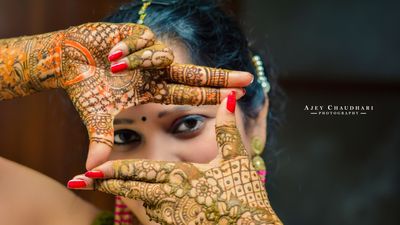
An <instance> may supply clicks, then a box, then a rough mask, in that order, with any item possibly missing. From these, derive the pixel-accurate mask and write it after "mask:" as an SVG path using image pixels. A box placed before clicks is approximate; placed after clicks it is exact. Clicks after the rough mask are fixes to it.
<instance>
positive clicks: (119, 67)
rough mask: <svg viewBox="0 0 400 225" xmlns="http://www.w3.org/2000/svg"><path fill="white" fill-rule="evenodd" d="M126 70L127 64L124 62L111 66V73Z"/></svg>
mask: <svg viewBox="0 0 400 225" xmlns="http://www.w3.org/2000/svg"><path fill="white" fill-rule="evenodd" d="M126 68H128V64H127V63H126V62H119V63H115V64H112V65H111V72H113V73H117V72H120V71H123V70H125V69H126Z"/></svg>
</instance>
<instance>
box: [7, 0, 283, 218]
mask: <svg viewBox="0 0 400 225" xmlns="http://www.w3.org/2000/svg"><path fill="white" fill-rule="evenodd" d="M140 8H142V4H137V5H131V6H128V7H124V8H122V9H121V10H120V11H118V12H117V13H116V14H115V15H113V16H111V17H109V18H108V21H109V22H136V21H137V19H138V11H139V9H140ZM145 13H146V14H147V16H146V17H145V18H144V20H143V21H144V24H145V25H147V26H149V27H150V28H151V29H152V30H153V31H154V32H155V34H156V36H157V39H158V40H160V41H161V42H162V43H164V44H165V45H167V46H168V47H170V48H171V49H172V51H173V54H174V56H175V58H174V63H182V64H187V63H193V64H199V65H204V66H212V67H222V68H227V69H235V70H243V71H249V72H253V73H254V65H253V64H252V62H251V56H250V52H249V50H248V46H247V41H246V39H245V37H244V36H243V35H242V34H241V32H240V31H239V29H238V28H237V26H236V25H235V24H234V23H233V22H232V21H231V19H230V18H229V17H227V16H226V15H225V14H224V13H223V12H222V11H221V10H220V9H219V8H218V7H217V6H216V5H215V4H214V3H212V2H202V3H200V2H199V1H174V2H173V3H171V4H167V5H165V3H162V4H161V3H157V2H156V1H154V2H153V4H151V5H150V6H149V7H148V8H147V9H146V10H145ZM200 18H201V19H200ZM216 21H218V23H216ZM124 54H126V52H125V53H124ZM114 58H118V57H114ZM114 61H116V62H114V64H113V65H123V64H124V59H121V60H120V59H114ZM125 62H126V61H125ZM256 62H257V63H258V64H259V63H260V62H259V61H256ZM126 64H129V63H126ZM198 70H199V68H197V67H185V69H184V70H183V71H186V75H185V79H184V80H186V81H187V80H190V79H193V77H196V76H193V74H196V71H198ZM260 70H261V69H260V68H259V71H258V72H260V73H259V74H261V72H262V71H260ZM151 71H153V70H151ZM188 71H190V72H188ZM178 74H179V73H178ZM191 75H192V76H191ZM243 77H245V74H242V78H243ZM259 78H260V77H259ZM217 80H218V79H217ZM259 80H260V82H261V83H262V84H264V86H267V84H266V83H265V82H263V79H259ZM264 81H265V79H264ZM210 82H211V81H210ZM195 83H197V84H199V81H197V82H195ZM206 83H207V82H206ZM216 83H219V82H216ZM228 83H229V82H228ZM249 83H250V79H247V78H246V79H243V80H240V85H237V86H239V87H240V86H241V85H243V86H244V85H247V84H249ZM201 93H203V92H201ZM227 93H230V94H229V96H228V98H227V99H226V100H224V101H223V102H222V104H221V105H220V106H219V108H218V107H217V106H199V107H189V106H164V105H158V104H146V105H138V106H135V107H132V108H129V109H126V110H124V111H122V112H121V113H120V114H118V115H117V116H116V118H115V120H114V126H115V132H114V143H115V145H114V150H113V152H111V156H110V159H136V160H121V161H113V162H107V163H105V164H102V165H100V166H98V167H96V168H94V169H92V170H90V171H88V172H87V173H86V174H85V175H79V176H77V177H75V178H74V179H73V180H71V181H70V182H69V183H68V186H69V187H70V188H81V189H93V188H94V189H97V190H101V191H106V192H109V193H113V194H117V195H123V196H125V197H128V198H134V199H140V200H144V206H145V207H143V206H142V204H143V202H140V201H136V200H131V199H128V198H122V199H119V198H117V205H116V207H117V209H118V210H116V212H117V214H116V218H115V219H116V220H115V223H116V224H130V223H134V222H138V223H141V224H151V221H150V220H149V219H152V220H155V221H157V222H159V223H176V224H180V223H193V224H196V223H197V224H216V223H220V224H228V223H239V224H248V223H250V222H257V221H258V222H259V223H265V224H275V223H276V224H280V221H279V219H278V217H277V216H276V215H275V213H274V212H273V210H272V208H271V207H270V205H269V203H268V200H267V199H266V195H265V194H266V193H265V189H264V188H263V187H262V184H261V181H260V179H259V178H258V177H257V176H256V177H254V174H256V173H255V169H254V167H253V166H251V165H250V161H249V160H248V157H247V154H250V155H257V154H258V155H259V154H261V151H262V147H263V146H264V145H265V143H266V126H267V122H266V117H267V114H268V105H269V101H268V99H266V98H265V97H266V96H265V95H264V90H263V88H262V87H261V86H260V84H259V83H258V82H253V83H252V84H251V85H250V86H248V87H247V88H246V95H245V96H244V97H243V98H242V99H241V101H240V102H239V107H238V108H236V110H235V104H236V97H235V93H236V94H237V95H238V96H237V97H241V95H243V94H242V93H241V90H237V91H236V92H231V91H229V92H227ZM181 94H182V92H181ZM183 94H184V93H183ZM226 95H227V94H225V96H226ZM189 96H193V95H189ZM196 96H198V94H197V95H196ZM225 96H221V99H222V98H224V97H225ZM189 99H192V98H189ZM206 99H209V98H206ZM190 101H192V102H193V100H190ZM190 101H189V102H190ZM213 102H214V103H215V102H216V101H215V100H213ZM121 108H123V107H121ZM235 115H236V119H235ZM84 118H85V117H84ZM235 121H237V122H235ZM214 124H216V125H217V128H216V133H214ZM234 124H236V125H237V128H238V129H236V126H234ZM239 132H240V134H241V135H240V134H239ZM215 136H217V142H215V141H214V140H215ZM240 136H241V137H242V138H240ZM260 146H261V147H260ZM244 149H247V150H248V151H249V152H248V153H246V151H245V150H244ZM219 152H220V153H221V154H218V153H219ZM254 158H255V159H258V158H256V157H254ZM147 159H148V160H151V161H148V160H147ZM155 160H162V161H155ZM3 161H4V162H2V163H1V165H2V167H3V168H2V171H5V173H7V171H16V169H15V167H17V166H16V165H15V164H13V163H11V162H8V161H5V160H3ZM254 161H255V163H254V164H255V166H260V168H259V169H261V170H262V166H261V165H260V161H257V160H254ZM192 163H193V164H192ZM89 168H90V166H89ZM17 171H18V174H21V175H20V176H18V175H16V176H14V179H17V178H18V177H23V176H25V175H22V174H26V175H31V176H30V179H31V182H29V183H31V185H30V188H31V189H37V190H46V189H47V190H48V191H47V192H46V193H47V194H46V196H47V197H46V199H44V200H43V199H41V198H37V196H32V194H29V193H23V194H21V195H18V197H19V198H24V199H25V201H26V199H27V198H28V199H31V200H32V201H34V202H38V203H40V204H38V205H37V207H35V210H29V209H26V210H27V211H26V212H24V214H23V215H24V218H22V217H16V216H13V214H8V215H7V217H4V218H7V219H9V221H11V222H10V224H16V223H14V222H15V220H23V219H28V218H29V221H34V220H38V224H39V223H40V224H63V223H65V224H89V223H90V222H91V221H93V219H94V217H95V216H96V215H97V214H98V211H97V210H96V209H95V208H93V207H92V206H90V205H89V204H88V203H85V202H83V201H82V200H79V199H76V198H74V197H72V196H73V195H71V193H68V192H67V191H65V189H63V188H62V187H61V186H59V185H57V184H55V183H54V182H52V181H51V180H49V179H48V178H44V177H43V176H40V175H38V174H36V173H35V172H32V171H29V170H27V169H21V168H19V169H17ZM234 171H237V172H234ZM14 173H15V172H14ZM261 173H262V171H261ZM220 175H221V176H222V177H221V176H220ZM218 177H219V178H218ZM90 178H97V179H96V180H92V179H90ZM225 178H226V179H225ZM103 179H105V180H103ZM21 180H23V179H21ZM21 180H19V181H18V180H17V181H15V182H17V183H18V182H21ZM15 182H14V183H13V184H14V185H15ZM24 182H26V179H25V180H24ZM220 182H228V183H224V184H221V183H220ZM249 184H251V185H250V186H249ZM224 185H225V186H224ZM13 191H15V190H10V193H11V194H12V193H14V192H13ZM31 193H32V192H31ZM241 193H244V194H241ZM11 196H13V197H16V196H14V195H10V196H9V197H8V198H11ZM35 198H37V199H35ZM121 201H122V202H123V203H124V204H120V203H121ZM10 202H13V201H10ZM60 202H62V203H63V204H60ZM50 205H54V206H53V207H49V206H50ZM59 205H61V206H60V207H58V206H59ZM119 207H123V208H119ZM18 209H19V210H21V209H22V211H23V210H24V208H23V207H18ZM146 212H147V215H148V216H150V218H149V217H148V216H146ZM131 213H133V215H134V216H132V215H131ZM2 218H3V217H2ZM100 220H101V219H100ZM39 221H40V222H39Z"/></svg>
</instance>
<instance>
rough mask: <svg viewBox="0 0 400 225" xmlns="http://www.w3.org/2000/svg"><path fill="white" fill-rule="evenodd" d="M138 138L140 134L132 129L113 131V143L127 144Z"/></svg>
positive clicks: (139, 138) (136, 140)
mask: <svg viewBox="0 0 400 225" xmlns="http://www.w3.org/2000/svg"><path fill="white" fill-rule="evenodd" d="M140 140H141V137H140V135H139V134H138V133H136V132H135V131H133V130H128V129H123V130H116V131H115V132H114V143H115V144H117V145H127V144H131V143H133V142H140Z"/></svg>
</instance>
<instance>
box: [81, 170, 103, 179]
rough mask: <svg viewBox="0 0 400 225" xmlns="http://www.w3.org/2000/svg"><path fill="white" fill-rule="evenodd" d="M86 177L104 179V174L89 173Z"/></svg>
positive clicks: (98, 172)
mask: <svg viewBox="0 0 400 225" xmlns="http://www.w3.org/2000/svg"><path fill="white" fill-rule="evenodd" d="M85 176H87V177H89V178H103V177H104V173H103V172H101V171H87V172H86V173H85Z"/></svg>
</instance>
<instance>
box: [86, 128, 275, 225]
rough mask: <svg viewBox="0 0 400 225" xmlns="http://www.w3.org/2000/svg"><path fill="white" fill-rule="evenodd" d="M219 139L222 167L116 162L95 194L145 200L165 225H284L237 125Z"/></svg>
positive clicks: (152, 214) (220, 132)
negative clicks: (269, 197)
mask: <svg viewBox="0 0 400 225" xmlns="http://www.w3.org/2000/svg"><path fill="white" fill-rule="evenodd" d="M216 135H217V143H218V146H219V152H220V157H221V159H220V161H219V162H216V163H215V162H212V163H209V164H192V163H183V162H165V161H149V160H140V159H134V160H117V161H113V162H112V168H113V171H114V174H113V176H112V179H106V180H95V181H94V182H95V189H96V190H100V191H103V192H106V193H111V194H115V195H119V196H124V197H128V198H132V199H139V200H143V201H144V207H145V208H146V212H147V214H148V216H149V217H150V218H151V219H152V220H154V221H156V222H158V223H161V224H217V223H218V224H282V222H281V221H280V220H279V218H278V216H277V215H276V214H275V212H274V211H273V209H272V207H271V205H270V203H269V200H268V197H267V193H266V190H265V187H264V185H263V183H262V182H261V180H260V177H259V175H258V174H257V172H256V170H255V168H254V167H253V165H252V163H251V161H250V160H249V157H248V155H247V152H246V150H245V148H244V146H243V144H242V142H241V137H240V134H239V131H238V129H237V128H236V126H235V125H234V123H225V124H224V125H220V126H217V127H216Z"/></svg>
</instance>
